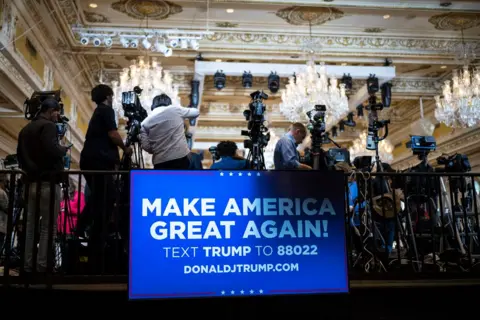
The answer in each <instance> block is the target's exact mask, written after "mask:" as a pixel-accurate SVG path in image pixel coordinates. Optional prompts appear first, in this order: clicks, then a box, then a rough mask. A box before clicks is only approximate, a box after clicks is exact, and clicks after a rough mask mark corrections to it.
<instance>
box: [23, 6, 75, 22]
mask: <svg viewBox="0 0 480 320" xmlns="http://www.w3.org/2000/svg"><path fill="white" fill-rule="evenodd" d="M32 2H34V0H26V3H27V6H28V9H29V10H30V12H33V11H35V10H34V8H35V7H34V6H32V4H31V3H32ZM57 3H58V5H59V7H60V8H61V9H62V13H63V16H64V17H65V19H66V20H67V23H68V24H69V25H73V24H80V23H81V21H80V19H79V14H78V13H79V12H78V9H77V5H76V4H75V0H57ZM37 21H38V20H37ZM40 21H41V20H40Z"/></svg>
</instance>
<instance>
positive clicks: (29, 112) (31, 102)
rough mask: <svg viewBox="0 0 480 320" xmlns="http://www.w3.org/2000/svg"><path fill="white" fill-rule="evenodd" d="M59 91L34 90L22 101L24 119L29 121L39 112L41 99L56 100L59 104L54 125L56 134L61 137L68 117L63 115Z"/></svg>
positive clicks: (65, 131) (64, 131)
mask: <svg viewBox="0 0 480 320" xmlns="http://www.w3.org/2000/svg"><path fill="white" fill-rule="evenodd" d="M61 93H62V92H61V90H55V91H35V92H33V93H32V96H31V97H30V99H26V100H25V103H24V114H25V119H27V120H29V121H31V120H33V119H34V118H35V117H36V116H37V115H38V114H39V112H40V109H41V107H42V103H43V101H45V100H46V99H54V100H57V101H58V104H59V105H60V116H59V117H58V120H57V123H56V126H57V136H58V138H59V139H61V138H63V137H64V136H65V134H66V133H67V127H68V121H69V119H68V118H67V117H66V116H65V110H64V108H63V102H62V97H61Z"/></svg>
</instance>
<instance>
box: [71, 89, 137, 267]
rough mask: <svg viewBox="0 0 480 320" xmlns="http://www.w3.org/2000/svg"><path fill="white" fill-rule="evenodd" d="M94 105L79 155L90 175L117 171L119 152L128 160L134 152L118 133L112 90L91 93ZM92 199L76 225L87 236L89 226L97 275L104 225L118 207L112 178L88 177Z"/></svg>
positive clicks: (108, 175) (78, 232) (101, 175)
mask: <svg viewBox="0 0 480 320" xmlns="http://www.w3.org/2000/svg"><path fill="white" fill-rule="evenodd" d="M91 95H92V101H94V102H95V103H96V104H97V108H96V109H95V111H94V112H93V115H92V118H91V119H90V122H89V124H88V129H87V134H86V136H85V143H84V145H83V150H82V152H81V154H80V169H81V170H87V171H92V170H94V171H96V170H102V171H114V170H115V169H116V168H117V167H118V165H119V164H120V155H119V152H118V148H121V149H122V150H123V152H124V154H125V155H126V156H130V155H131V154H132V149H131V148H130V147H126V146H125V144H124V142H123V140H122V138H121V137H120V134H119V133H118V131H117V124H116V121H115V111H114V110H113V108H112V102H113V90H112V88H110V87H109V86H107V85H104V84H100V85H98V86H96V87H95V88H93V89H92V93H91ZM84 176H85V180H86V181H87V186H88V188H89V190H90V191H91V195H92V197H91V199H90V200H89V201H88V202H87V205H86V207H85V209H84V211H83V213H82V216H81V218H80V220H79V222H78V225H77V232H76V233H77V235H79V236H84V233H85V230H86V227H87V226H90V227H91V229H90V235H89V251H90V254H89V265H90V267H91V268H92V271H95V272H96V271H98V269H96V268H97V267H98V259H99V258H100V255H101V254H102V250H101V248H102V246H103V244H102V239H101V235H102V230H103V229H104V228H106V226H105V225H104V222H105V221H109V220H110V215H111V214H112V212H113V208H114V204H115V185H114V180H113V178H114V177H113V174H85V175H84Z"/></svg>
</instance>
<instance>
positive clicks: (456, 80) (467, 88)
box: [435, 28, 480, 128]
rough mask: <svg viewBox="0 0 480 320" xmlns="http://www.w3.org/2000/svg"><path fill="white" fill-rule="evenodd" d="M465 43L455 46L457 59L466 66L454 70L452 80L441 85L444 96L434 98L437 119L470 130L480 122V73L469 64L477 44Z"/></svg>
mask: <svg viewBox="0 0 480 320" xmlns="http://www.w3.org/2000/svg"><path fill="white" fill-rule="evenodd" d="M461 35H462V41H461V42H460V43H459V44H458V45H457V46H455V47H454V49H453V50H454V53H455V60H456V61H458V62H461V63H462V64H463V70H461V71H457V70H454V71H453V77H452V81H450V80H447V81H445V82H444V85H443V86H442V97H440V96H436V97H435V104H436V108H435V117H436V118H437V120H438V121H439V122H442V123H444V124H445V125H446V126H448V127H452V128H468V127H473V126H475V125H477V124H478V123H479V122H480V71H479V70H478V69H473V70H471V69H470V67H469V64H470V62H472V61H474V60H475V58H476V52H475V51H476V49H477V47H476V46H477V45H476V44H475V45H473V44H472V43H466V42H465V39H464V37H463V28H462V29H461Z"/></svg>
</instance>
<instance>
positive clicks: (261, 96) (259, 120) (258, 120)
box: [241, 91, 270, 149]
mask: <svg viewBox="0 0 480 320" xmlns="http://www.w3.org/2000/svg"><path fill="white" fill-rule="evenodd" d="M250 97H252V101H251V102H250V104H249V105H248V107H249V109H248V110H245V111H243V115H244V116H245V119H246V120H247V121H248V125H247V127H248V130H242V132H241V134H242V136H247V137H249V138H250V139H247V140H245V141H244V142H243V144H244V146H245V148H246V149H251V148H252V146H253V144H254V143H258V144H259V146H260V147H265V146H266V145H267V144H268V141H270V133H269V132H268V128H267V127H266V126H265V124H264V122H265V117H264V114H265V110H266V106H265V104H264V103H263V100H267V99H268V95H267V94H266V93H264V92H263V91H255V92H253V93H252V94H250ZM265 132H267V133H266V134H265Z"/></svg>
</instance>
